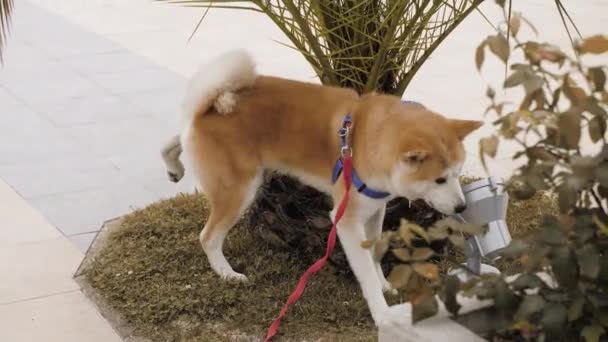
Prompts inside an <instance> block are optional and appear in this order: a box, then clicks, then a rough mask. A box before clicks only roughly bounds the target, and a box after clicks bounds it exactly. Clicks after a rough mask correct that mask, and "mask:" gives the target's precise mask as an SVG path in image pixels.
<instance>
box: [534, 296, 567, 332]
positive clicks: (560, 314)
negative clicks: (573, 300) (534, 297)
mask: <svg viewBox="0 0 608 342" xmlns="http://www.w3.org/2000/svg"><path fill="white" fill-rule="evenodd" d="M567 318H568V311H567V310H566V308H565V307H564V306H563V305H561V304H557V303H547V304H546V305H545V307H544V310H543V317H542V319H541V321H540V322H541V324H542V325H543V327H544V329H545V331H546V332H547V333H548V335H549V336H553V338H555V337H557V336H560V334H561V333H562V331H563V330H564V329H565V328H566V325H565V323H566V319H567Z"/></svg>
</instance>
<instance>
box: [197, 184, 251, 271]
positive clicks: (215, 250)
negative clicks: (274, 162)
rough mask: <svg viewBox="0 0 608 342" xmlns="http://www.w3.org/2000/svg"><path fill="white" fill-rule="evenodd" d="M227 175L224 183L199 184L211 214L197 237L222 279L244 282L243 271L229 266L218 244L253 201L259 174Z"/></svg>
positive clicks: (222, 242) (212, 266) (221, 243)
mask: <svg viewBox="0 0 608 342" xmlns="http://www.w3.org/2000/svg"><path fill="white" fill-rule="evenodd" d="M229 176H230V175H225V179H224V182H227V183H224V182H222V181H220V180H219V179H216V180H215V181H214V182H209V183H208V184H202V186H203V189H205V190H206V191H205V194H206V196H207V200H208V201H209V206H210V208H211V215H209V220H207V223H206V224H205V228H203V230H202V231H201V234H200V237H199V238H200V242H201V245H202V247H203V250H204V251H205V253H206V254H207V259H208V260H209V264H210V265H211V268H212V269H213V270H214V271H215V273H217V274H218V275H219V276H220V277H222V278H223V279H226V280H237V281H246V280H247V277H246V276H245V275H244V274H241V273H238V272H236V271H234V270H233V269H232V266H230V263H229V262H228V260H226V257H225V256H224V252H223V251H222V247H223V245H224V240H225V239H226V235H228V232H229V231H230V229H231V228H232V227H233V226H234V225H235V224H236V223H237V222H238V220H239V218H240V216H241V214H242V213H243V211H245V209H247V208H248V207H249V205H251V202H253V200H254V198H255V195H256V193H257V190H258V188H259V187H260V185H261V183H262V173H261V172H258V173H257V174H255V173H254V174H252V175H251V177H248V175H245V174H243V175H240V177H236V175H233V176H234V177H229ZM227 184H229V186H228V185H227ZM225 185H226V186H225Z"/></svg>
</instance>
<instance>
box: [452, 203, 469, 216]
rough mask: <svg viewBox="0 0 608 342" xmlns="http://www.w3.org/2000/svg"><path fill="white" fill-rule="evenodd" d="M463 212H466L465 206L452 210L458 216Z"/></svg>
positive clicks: (458, 206)
mask: <svg viewBox="0 0 608 342" xmlns="http://www.w3.org/2000/svg"><path fill="white" fill-rule="evenodd" d="M465 210H467V205H466V204H459V205H457V206H456V207H455V208H454V212H455V213H456V214H460V213H462V212H464V211H465Z"/></svg>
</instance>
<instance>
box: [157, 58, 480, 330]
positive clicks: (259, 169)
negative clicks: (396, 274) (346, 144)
mask: <svg viewBox="0 0 608 342" xmlns="http://www.w3.org/2000/svg"><path fill="white" fill-rule="evenodd" d="M183 110H184V113H183V115H184V117H183V130H182V132H181V133H180V134H179V135H176V136H175V137H173V138H172V139H171V141H169V143H167V145H166V146H165V147H164V148H163V151H162V156H163V159H164V160H165V163H166V165H167V169H168V173H169V177H170V178H171V180H173V181H175V182H177V181H179V180H180V179H181V177H182V176H183V174H184V167H183V165H182V163H181V161H180V160H179V156H180V154H181V152H182V148H183V150H184V151H185V152H186V154H187V156H188V157H189V158H190V161H191V162H192V168H193V172H194V175H195V177H196V178H197V180H198V182H199V186H200V190H201V191H202V192H203V193H204V194H205V195H206V197H207V199H208V201H209V205H210V209H211V215H210V217H209V220H208V221H207V223H206V225H205V227H204V229H203V230H202V232H201V234H200V242H201V244H202V247H203V249H204V250H205V252H206V254H207V257H208V259H209V263H210V264H211V267H212V268H213V270H214V271H215V272H216V273H217V274H218V275H219V276H221V277H222V278H225V279H236V280H246V279H247V278H246V277H245V275H243V274H240V273H237V272H235V271H234V270H233V269H232V267H231V266H230V264H229V263H228V261H227V260H226V258H225V256H224V254H223V253H222V244H223V242H224V239H225V237H226V234H228V231H229V230H230V229H231V228H232V227H233V226H234V225H235V224H236V222H237V221H238V220H239V218H240V216H241V214H242V213H243V211H244V210H245V209H246V208H247V207H248V206H249V205H250V204H251V202H252V201H253V200H254V197H255V195H256V192H257V190H258V188H259V186H260V185H261V181H262V173H263V172H264V170H267V169H272V170H276V171H280V172H284V173H286V174H289V175H292V176H294V177H297V178H299V179H300V180H301V181H302V182H304V183H306V184H308V185H311V186H313V187H315V188H317V189H318V190H319V191H323V192H325V193H327V194H329V195H330V196H332V197H333V200H334V203H336V206H337V203H339V202H340V200H341V198H342V196H343V194H344V190H345V189H344V186H343V182H342V181H341V180H339V181H337V182H335V183H334V182H332V174H333V171H334V165H335V163H336V160H337V159H338V158H339V156H340V149H341V142H340V138H339V136H338V133H337V132H338V130H339V128H340V127H342V121H343V119H344V118H345V116H346V115H347V114H349V113H350V114H351V115H352V121H353V126H352V130H351V133H350V135H351V136H350V140H351V147H352V151H353V165H354V170H355V171H356V172H357V174H358V175H359V177H360V178H361V179H362V180H363V181H365V183H366V185H367V187H368V188H370V189H375V190H376V191H381V192H386V193H388V194H390V195H389V196H386V197H384V198H380V199H378V198H370V197H368V196H366V195H365V194H362V193H359V192H357V191H356V189H355V191H351V195H350V196H351V198H350V202H349V207H348V208H347V211H346V213H345V216H344V218H343V219H342V221H341V222H340V224H339V225H338V237H339V239H340V242H341V243H342V246H343V248H344V251H345V253H346V256H347V257H348V260H349V264H350V266H351V268H352V270H353V272H354V274H355V275H356V277H357V279H358V281H359V283H360V286H361V289H362V292H363V295H364V296H365V298H366V300H367V303H368V305H369V308H370V311H371V314H372V317H373V318H374V321H375V322H376V324H381V323H382V321H383V320H385V319H386V317H385V313H386V312H387V309H388V306H387V302H386V300H385V298H384V295H383V290H384V291H388V290H391V287H390V284H389V283H388V282H387V281H386V279H385V277H384V275H383V273H382V270H381V268H380V266H379V265H378V264H377V263H376V262H374V260H373V258H372V256H371V254H370V252H369V251H368V250H365V249H363V248H362V247H361V242H363V241H364V240H368V239H375V238H377V237H379V236H380V234H381V230H382V221H383V219H384V211H385V206H386V203H387V202H388V201H389V200H390V199H392V198H395V197H398V196H403V197H406V198H409V199H411V200H415V199H424V200H425V201H427V202H428V203H429V204H430V205H431V206H433V207H434V208H436V209H438V210H439V211H441V212H443V213H445V214H454V213H459V212H461V211H463V210H464V209H465V200H464V196H463V193H462V190H461V187H460V182H459V179H458V176H459V173H460V170H461V167H462V164H463V160H464V157H465V152H464V147H463V143H462V140H463V139H464V138H465V136H467V135H468V134H469V133H471V132H472V131H474V130H476V129H477V128H479V127H480V126H481V122H478V121H467V120H452V119H447V118H445V117H443V116H441V115H439V114H436V113H434V112H432V111H430V110H428V109H426V108H424V107H423V106H421V105H417V104H402V103H401V101H400V99H399V98H398V97H395V96H387V95H380V94H368V95H364V96H359V95H358V94H357V93H356V92H354V91H353V90H349V89H342V88H335V87H328V86H321V85H314V84H308V83H302V82H296V81H291V80H286V79H281V78H275V77H267V76H261V75H260V76H258V75H257V74H256V72H255V65H254V62H253V60H252V59H251V57H249V55H248V54H247V53H245V52H242V51H238V50H237V51H232V52H230V53H227V54H225V55H222V56H220V57H218V58H217V59H215V60H213V61H211V62H210V63H209V64H208V65H205V66H203V67H202V68H201V69H200V70H199V71H198V72H197V73H196V74H195V76H194V77H193V79H192V80H191V82H190V85H189V89H188V90H187V94H186V98H185V102H184V106H183ZM334 215H335V209H334V210H333V211H332V212H331V217H332V218H333V217H334Z"/></svg>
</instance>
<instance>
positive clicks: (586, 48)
mask: <svg viewBox="0 0 608 342" xmlns="http://www.w3.org/2000/svg"><path fill="white" fill-rule="evenodd" d="M577 48H578V51H579V52H580V53H583V54H584V53H590V54H596V55H598V54H601V53H604V52H608V37H606V36H602V35H596V36H592V37H589V38H586V39H583V41H582V42H580V43H579V44H578V46H577Z"/></svg>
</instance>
